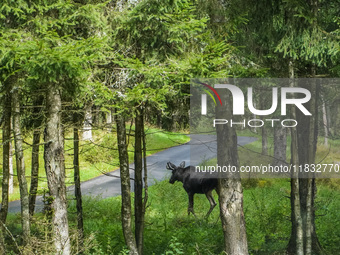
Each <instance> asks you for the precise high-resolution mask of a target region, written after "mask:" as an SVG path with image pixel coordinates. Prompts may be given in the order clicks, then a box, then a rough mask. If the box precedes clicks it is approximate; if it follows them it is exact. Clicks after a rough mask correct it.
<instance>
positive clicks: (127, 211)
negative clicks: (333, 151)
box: [116, 115, 138, 255]
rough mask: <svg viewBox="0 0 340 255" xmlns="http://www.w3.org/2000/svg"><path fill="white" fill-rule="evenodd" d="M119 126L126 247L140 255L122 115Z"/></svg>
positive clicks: (117, 118) (118, 139)
mask: <svg viewBox="0 0 340 255" xmlns="http://www.w3.org/2000/svg"><path fill="white" fill-rule="evenodd" d="M116 125H117V142H118V153H119V164H120V181H121V190H122V209H121V217H122V227H123V235H124V239H125V243H126V246H127V247H128V249H129V251H130V254H131V255H138V250H137V245H136V240H135V238H134V235H133V233H132V224H131V216H132V213H131V191H130V189H131V186H130V172H129V155H128V151H127V143H126V126H125V118H124V117H123V116H121V115H117V117H116Z"/></svg>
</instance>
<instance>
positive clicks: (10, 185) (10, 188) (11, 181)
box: [8, 120, 14, 194]
mask: <svg viewBox="0 0 340 255" xmlns="http://www.w3.org/2000/svg"><path fill="white" fill-rule="evenodd" d="M10 129H12V120H11V123H10ZM13 151H14V150H13V145H12V139H11V138H10V140H9V181H8V192H9V194H13V192H14V169H13V154H14V153H13Z"/></svg>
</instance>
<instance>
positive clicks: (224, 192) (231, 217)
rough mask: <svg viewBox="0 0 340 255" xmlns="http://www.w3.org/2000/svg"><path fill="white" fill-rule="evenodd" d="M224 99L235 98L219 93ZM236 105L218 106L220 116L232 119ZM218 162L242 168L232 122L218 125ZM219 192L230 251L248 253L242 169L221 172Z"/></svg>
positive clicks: (227, 249)
mask: <svg viewBox="0 0 340 255" xmlns="http://www.w3.org/2000/svg"><path fill="white" fill-rule="evenodd" d="M219 94H220V95H222V100H223V101H224V102H231V101H232V100H231V98H230V95H229V96H228V95H226V92H223V91H222V90H221V92H220V93H219ZM231 109H232V107H223V108H222V107H217V108H216V118H218V119H231V117H232V114H231ZM216 131H217V162H218V165H220V166H228V165H231V166H235V167H236V168H239V161H238V153H237V135H236V132H235V130H234V128H232V127H230V126H229V125H217V126H216ZM220 177H221V178H220V179H219V182H218V189H217V193H218V196H219V203H220V217H221V222H222V229H223V234H224V242H225V251H226V253H227V254H228V255H243V254H248V244H247V235H246V226H245V220H244V214H243V190H242V184H241V179H240V174H239V173H227V174H226V175H224V176H220Z"/></svg>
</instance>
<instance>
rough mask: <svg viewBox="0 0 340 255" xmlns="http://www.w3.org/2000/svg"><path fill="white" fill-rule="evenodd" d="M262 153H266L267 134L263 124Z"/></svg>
mask: <svg viewBox="0 0 340 255" xmlns="http://www.w3.org/2000/svg"><path fill="white" fill-rule="evenodd" d="M261 129H262V155H268V135H267V129H266V127H265V126H263V127H262V128H261Z"/></svg>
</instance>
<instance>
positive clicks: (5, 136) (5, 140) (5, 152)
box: [0, 92, 11, 254]
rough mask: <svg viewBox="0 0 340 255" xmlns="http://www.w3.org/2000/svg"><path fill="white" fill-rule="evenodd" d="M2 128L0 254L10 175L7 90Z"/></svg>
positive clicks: (3, 252)
mask: <svg viewBox="0 0 340 255" xmlns="http://www.w3.org/2000/svg"><path fill="white" fill-rule="evenodd" d="M3 116H4V119H3V128H2V194H1V197H2V200H1V201H2V202H1V209H0V231H1V233H2V235H1V236H0V243H1V247H0V254H5V251H6V249H5V241H4V236H5V233H6V231H5V228H4V224H6V219H7V213H8V194H9V185H8V182H9V175H10V161H9V157H10V143H11V94H10V93H9V92H7V93H6V94H5V99H4V102H3Z"/></svg>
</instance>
